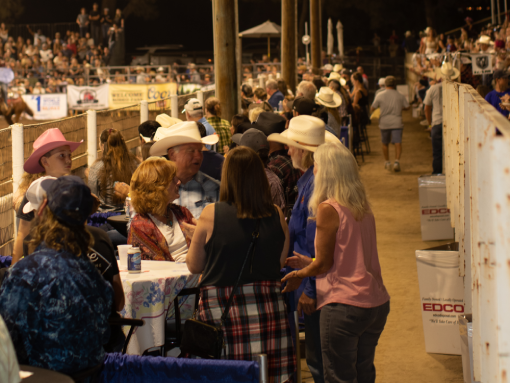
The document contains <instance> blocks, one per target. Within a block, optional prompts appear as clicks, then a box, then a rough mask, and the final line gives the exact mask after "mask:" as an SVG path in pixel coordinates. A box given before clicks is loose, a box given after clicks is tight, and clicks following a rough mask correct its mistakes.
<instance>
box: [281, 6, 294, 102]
mask: <svg viewBox="0 0 510 383" xmlns="http://www.w3.org/2000/svg"><path fill="white" fill-rule="evenodd" d="M296 20H297V1H296V0H282V37H281V39H282V41H281V47H282V67H281V72H282V78H283V80H284V81H285V82H286V83H287V86H288V87H289V89H290V90H292V91H293V92H294V90H295V89H296V86H297V71H296V69H297V68H296V67H297V37H296V36H297V23H296ZM284 96H286V95H284Z"/></svg>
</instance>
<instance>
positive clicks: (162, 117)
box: [156, 113, 182, 128]
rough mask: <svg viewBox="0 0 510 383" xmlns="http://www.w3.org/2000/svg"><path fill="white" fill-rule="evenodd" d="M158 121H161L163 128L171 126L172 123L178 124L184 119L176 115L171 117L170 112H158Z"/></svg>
mask: <svg viewBox="0 0 510 383" xmlns="http://www.w3.org/2000/svg"><path fill="white" fill-rule="evenodd" d="M156 121H157V122H159V124H160V125H161V127H162V128H169V127H171V126H172V125H175V124H178V123H180V122H182V120H180V119H178V118H174V117H170V116H169V115H168V114H165V113H163V114H158V115H157V116H156Z"/></svg>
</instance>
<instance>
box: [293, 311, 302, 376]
mask: <svg viewBox="0 0 510 383" xmlns="http://www.w3.org/2000/svg"><path fill="white" fill-rule="evenodd" d="M294 323H295V327H296V347H295V349H296V365H297V366H296V383H301V343H300V340H299V316H298V312H297V311H294Z"/></svg>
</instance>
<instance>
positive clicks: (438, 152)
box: [423, 82, 443, 174]
mask: <svg viewBox="0 0 510 383" xmlns="http://www.w3.org/2000/svg"><path fill="white" fill-rule="evenodd" d="M423 103H424V104H425V118H426V119H427V122H428V123H429V126H430V127H431V128H432V131H431V132H430V136H431V138H432V157H433V160H432V174H441V173H443V83H441V82H440V83H438V84H435V85H432V86H431V87H430V88H429V90H428V91H427V94H426V95H425V100H424V101H423Z"/></svg>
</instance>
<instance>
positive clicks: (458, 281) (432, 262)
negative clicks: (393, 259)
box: [416, 243, 464, 355]
mask: <svg viewBox="0 0 510 383" xmlns="http://www.w3.org/2000/svg"><path fill="white" fill-rule="evenodd" d="M458 249H459V245H458V243H450V244H447V245H443V246H437V247H433V248H430V249H426V250H416V265H417V268H418V282H419V285H420V307H421V312H422V321H423V333H424V335H425V350H426V351H427V352H428V353H433V354H452V355H461V342H460V336H459V321H458V316H459V315H460V314H463V313H464V282H463V278H462V277H460V276H459V251H458Z"/></svg>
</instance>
